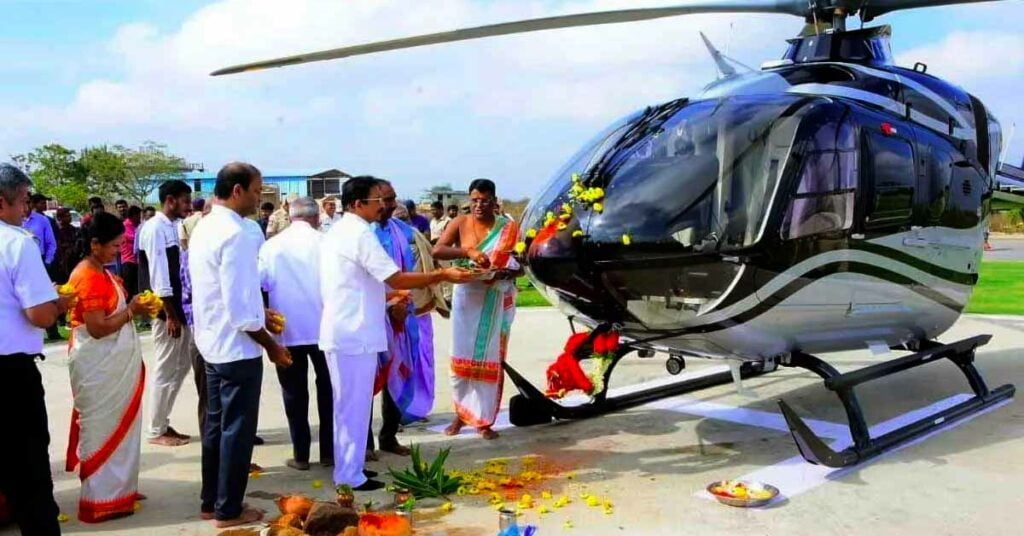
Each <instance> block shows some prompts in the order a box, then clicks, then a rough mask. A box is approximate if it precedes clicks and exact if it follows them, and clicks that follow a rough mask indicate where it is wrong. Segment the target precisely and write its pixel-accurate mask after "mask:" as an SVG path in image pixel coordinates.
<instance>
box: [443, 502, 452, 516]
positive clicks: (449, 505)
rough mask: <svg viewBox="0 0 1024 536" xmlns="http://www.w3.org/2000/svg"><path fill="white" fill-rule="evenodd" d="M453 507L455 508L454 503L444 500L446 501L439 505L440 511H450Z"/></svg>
mask: <svg viewBox="0 0 1024 536" xmlns="http://www.w3.org/2000/svg"><path fill="white" fill-rule="evenodd" d="M454 509H455V505H454V504H452V503H451V501H448V502H446V503H444V504H442V505H441V511H442V512H444V513H448V512H451V511H452V510H454Z"/></svg>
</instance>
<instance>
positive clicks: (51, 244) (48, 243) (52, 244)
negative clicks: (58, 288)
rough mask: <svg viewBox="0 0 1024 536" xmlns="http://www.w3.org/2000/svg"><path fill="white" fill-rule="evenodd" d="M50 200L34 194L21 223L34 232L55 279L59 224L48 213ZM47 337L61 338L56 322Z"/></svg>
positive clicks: (34, 236) (49, 274)
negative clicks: (55, 229) (54, 266)
mask: <svg viewBox="0 0 1024 536" xmlns="http://www.w3.org/2000/svg"><path fill="white" fill-rule="evenodd" d="M49 200H50V198H49V197H46V196H45V195H43V194H39V193H36V194H32V197H30V198H29V205H30V208H29V213H28V215H27V216H26V217H25V222H24V223H22V224H21V225H22V227H24V228H25V230H27V231H29V232H30V233H32V237H33V238H34V239H35V241H36V245H37V246H39V253H40V254H41V255H42V257H43V264H44V265H46V275H47V277H49V278H50V279H51V280H53V261H54V259H55V258H56V257H57V237H56V235H54V232H53V229H54V227H56V226H57V224H56V222H54V221H53V220H51V219H50V217H49V216H47V215H46V202H47V201H49ZM46 338H47V339H50V340H57V339H60V338H61V336H60V331H58V330H57V324H56V323H54V324H53V325H52V326H50V327H48V328H46Z"/></svg>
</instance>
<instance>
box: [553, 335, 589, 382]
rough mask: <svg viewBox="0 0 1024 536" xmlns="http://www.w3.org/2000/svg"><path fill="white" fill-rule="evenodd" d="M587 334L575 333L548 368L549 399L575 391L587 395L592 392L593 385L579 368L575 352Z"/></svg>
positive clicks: (584, 340)
mask: <svg viewBox="0 0 1024 536" xmlns="http://www.w3.org/2000/svg"><path fill="white" fill-rule="evenodd" d="M589 336H590V334H589V333H577V334H575V335H573V336H571V337H569V340H568V341H566V343H565V351H564V352H562V354H561V355H559V356H558V359H556V360H555V362H554V363H553V364H551V366H549V367H548V372H547V377H548V388H547V393H545V394H547V396H548V397H549V398H562V397H563V396H565V395H566V394H567V393H569V392H571V391H575V390H580V391H583V392H584V393H589V392H591V391H593V390H594V384H593V383H591V381H590V378H588V377H587V375H586V373H584V372H583V369H582V368H581V367H580V363H579V361H577V360H576V357H575V355H574V354H575V352H576V350H578V349H579V348H580V347H581V346H583V343H584V342H586V340H587V337H589Z"/></svg>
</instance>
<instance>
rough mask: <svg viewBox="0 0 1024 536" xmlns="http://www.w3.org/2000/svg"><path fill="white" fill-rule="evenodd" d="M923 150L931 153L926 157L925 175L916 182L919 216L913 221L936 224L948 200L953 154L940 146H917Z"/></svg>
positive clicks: (939, 220)
mask: <svg viewBox="0 0 1024 536" xmlns="http://www.w3.org/2000/svg"><path fill="white" fill-rule="evenodd" d="M918 148H919V149H923V150H924V151H926V154H927V152H930V153H931V158H927V160H926V162H927V166H928V167H927V175H926V176H925V177H924V178H923V180H922V181H921V182H920V183H919V184H918V187H919V190H920V191H918V198H919V200H920V201H919V202H918V204H919V205H920V208H919V209H918V210H919V211H920V213H921V216H915V217H914V220H915V222H921V223H922V224H923V225H938V224H939V223H940V222H941V220H942V213H943V212H944V211H945V209H946V204H947V203H948V200H949V195H950V191H949V188H950V179H951V178H952V175H953V156H952V155H950V154H949V151H946V150H944V149H943V148H941V147H938V146H933V147H930V148H928V146H924V147H921V146H919V147H918ZM922 161H925V157H924V155H922Z"/></svg>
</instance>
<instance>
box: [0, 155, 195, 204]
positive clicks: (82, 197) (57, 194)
mask: <svg viewBox="0 0 1024 536" xmlns="http://www.w3.org/2000/svg"><path fill="white" fill-rule="evenodd" d="M13 159H14V161H15V163H16V164H18V165H19V166H21V167H23V168H24V169H25V170H26V171H27V172H28V173H29V174H30V175H31V176H32V180H33V182H34V183H35V189H36V191H38V192H40V193H43V194H46V195H48V196H50V197H53V198H56V199H57V200H59V201H60V203H61V204H62V205H65V206H70V207H74V208H77V209H80V210H82V209H85V208H87V204H88V198H89V197H91V196H99V197H102V198H105V199H108V200H110V199H118V198H124V199H129V200H131V201H134V202H138V203H141V202H143V201H144V200H145V199H146V197H147V196H149V194H150V193H152V192H153V190H154V189H155V188H156V187H157V185H158V184H159V183H160V182H162V181H165V180H170V179H180V178H182V177H183V176H184V174H183V170H184V168H185V160H184V159H183V158H181V157H179V156H175V155H173V154H170V153H169V152H168V151H167V146H165V145H162V144H159V143H156V142H152V141H147V142H146V143H144V144H143V145H142V147H140V148H138V149H129V148H127V147H124V146H121V145H113V146H106V145H99V146H96V147H87V148H85V149H82V150H81V151H77V152H76V151H73V150H71V149H68V148H66V147H64V146H62V145H59V144H56V143H51V144H48V145H43V146H42V147H37V148H35V149H33V150H32V151H30V152H29V153H26V154H23V155H16V156H14V157H13Z"/></svg>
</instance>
